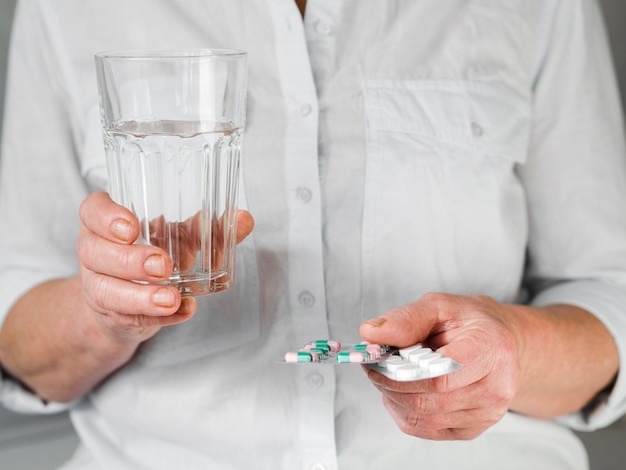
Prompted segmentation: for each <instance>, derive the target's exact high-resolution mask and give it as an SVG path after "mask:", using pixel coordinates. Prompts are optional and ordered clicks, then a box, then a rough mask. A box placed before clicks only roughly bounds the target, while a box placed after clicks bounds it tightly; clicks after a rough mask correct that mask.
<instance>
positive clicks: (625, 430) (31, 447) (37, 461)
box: [0, 0, 626, 470]
mask: <svg viewBox="0 0 626 470" xmlns="http://www.w3.org/2000/svg"><path fill="white" fill-rule="evenodd" d="M50 1H54V0H50ZM601 3H602V6H603V8H604V11H605V17H606V20H607V25H608V28H609V36H610V39H611V45H612V48H613V55H614V58H615V65H616V69H617V73H618V77H619V79H620V89H621V91H622V103H624V102H626V2H625V1H624V0H601ZM14 6H15V0H0V109H2V104H3V101H4V86H5V85H4V75H5V66H6V54H7V46H8V42H9V35H10V28H11V19H12V17H13V10H14ZM1 119H2V118H1V113H0V124H1ZM581 437H582V438H583V440H584V441H585V444H586V445H587V448H588V449H589V453H590V458H591V468H592V470H624V469H626V418H625V419H622V420H621V421H618V422H617V423H615V424H614V425H613V426H611V427H610V428H608V429H604V430H601V431H596V432H594V433H585V434H581ZM75 446H76V437H75V435H74V432H73V431H72V428H71V425H70V423H69V420H68V419H67V416H66V415H64V414H61V415H51V416H22V415H17V414H14V413H11V412H8V411H5V410H3V409H2V408H0V468H1V469H2V470H51V469H54V468H56V466H57V465H58V464H60V463H61V462H63V461H64V460H66V459H67V458H68V457H69V456H70V455H71V453H72V451H73V449H74V448H75ZM503 468H506V463H503Z"/></svg>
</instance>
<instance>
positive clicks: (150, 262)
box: [143, 255, 165, 277]
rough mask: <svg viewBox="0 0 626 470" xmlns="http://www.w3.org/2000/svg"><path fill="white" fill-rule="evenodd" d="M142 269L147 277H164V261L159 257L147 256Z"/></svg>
mask: <svg viewBox="0 0 626 470" xmlns="http://www.w3.org/2000/svg"><path fill="white" fill-rule="evenodd" d="M143 269H144V271H145V272H146V274H147V275H148V276H154V277H163V276H165V260H164V259H163V256H161V255H152V256H149V257H148V258H147V259H146V261H144V263H143Z"/></svg>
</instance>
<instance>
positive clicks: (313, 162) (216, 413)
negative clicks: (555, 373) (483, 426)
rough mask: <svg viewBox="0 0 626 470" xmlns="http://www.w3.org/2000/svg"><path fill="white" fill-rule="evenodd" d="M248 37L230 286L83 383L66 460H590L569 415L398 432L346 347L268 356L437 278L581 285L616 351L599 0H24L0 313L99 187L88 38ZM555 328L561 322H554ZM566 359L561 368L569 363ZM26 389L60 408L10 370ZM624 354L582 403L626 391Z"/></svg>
mask: <svg viewBox="0 0 626 470" xmlns="http://www.w3.org/2000/svg"><path fill="white" fill-rule="evenodd" d="M130 48H133V49H138V48H151V49H158V48H161V49H166V48H237V49H244V50H246V51H248V53H249V59H250V68H249V70H250V76H249V101H248V118H247V128H246V134H245V141H244V157H243V158H244V163H243V167H244V168H243V184H242V186H241V188H242V193H241V196H240V206H241V207H242V208H246V209H248V210H250V211H251V212H252V214H253V215H254V217H255V220H256V226H255V231H254V234H253V235H252V236H251V237H249V238H248V239H246V240H245V241H244V243H242V244H241V245H240V246H239V248H238V252H237V260H238V268H237V280H236V286H235V287H234V288H233V289H231V290H230V291H227V292H223V293H219V294H214V295H211V296H208V297H204V298H201V299H200V303H199V310H200V311H199V312H198V313H197V314H196V316H195V317H194V318H193V319H192V320H191V321H189V322H188V323H186V324H183V325H179V326H174V327H168V328H165V329H164V330H162V331H161V332H160V333H159V334H158V335H157V336H156V337H155V338H153V339H151V340H150V341H148V342H147V343H145V344H144V345H143V346H142V347H141V349H140V350H139V351H138V353H137V355H136V356H135V357H134V358H133V360H132V361H131V362H130V363H129V364H127V365H126V366H125V367H123V368H122V369H121V370H119V371H118V372H117V373H116V374H115V375H113V376H112V377H111V378H110V379H109V380H107V381H106V382H105V383H104V384H102V385H101V386H100V387H98V388H97V389H96V390H94V391H93V392H92V393H90V394H89V395H88V396H86V397H85V398H84V399H83V400H80V401H79V402H77V403H74V404H72V409H71V416H72V420H73V422H74V425H75V427H76V430H77V432H78V433H79V435H80V437H81V439H82V442H83V444H82V446H81V447H80V449H79V451H78V454H77V455H76V457H75V458H74V459H73V460H72V462H70V463H68V464H67V466H66V467H64V468H66V469H67V470H70V469H72V470H79V469H95V468H104V469H115V470H124V469H129V470H130V469H132V470H138V469H150V470H155V469H172V468H184V469H219V470H229V469H250V468H261V469H271V470H277V469H283V470H295V469H298V470H299V469H302V470H305V469H307V470H309V469H327V470H333V469H344V470H352V469H357V468H368V469H381V468H394V469H407V468H428V469H430V470H433V469H446V470H449V469H456V468H463V469H470V468H476V469H483V470H484V469H500V468H507V469H517V468H520V469H522V468H523V469H527V468H533V469H549V470H555V469H560V468H562V469H584V468H586V459H585V454H584V449H583V448H582V445H581V444H580V442H578V441H577V439H576V438H575V437H574V436H573V435H572V434H571V432H570V431H568V430H567V429H566V428H565V427H564V426H563V425H562V424H557V423H555V422H550V421H544V420H538V419H532V418H527V417H523V416H519V415H516V414H508V415H506V416H505V417H504V418H503V419H502V420H501V421H500V422H499V423H498V424H497V425H495V426H493V427H492V428H491V429H489V430H488V431H487V432H485V433H484V434H483V435H482V436H481V437H479V438H478V439H476V440H474V441H471V442H431V441H426V440H421V439H417V438H414V437H410V436H407V435H405V434H403V433H401V432H400V431H399V430H398V429H397V427H396V426H395V424H394V423H393V421H392V419H391V417H390V416H389V415H388V414H387V412H386V411H385V409H384V407H383V406H382V404H381V400H380V395H379V393H378V392H377V391H376V390H375V389H374V387H373V386H371V385H370V383H369V382H368V380H367V378H366V377H365V375H364V374H363V371H362V370H361V369H360V367H358V366H350V365H343V366H335V367H332V366H290V365H284V364H277V361H279V360H280V359H281V358H282V356H283V354H284V353H285V352H286V351H288V350H292V349H294V348H296V347H298V346H301V345H303V344H305V343H306V342H308V341H310V340H313V339H322V338H329V337H330V338H334V339H338V340H341V341H346V342H354V341H357V340H358V339H359V338H358V327H359V324H360V323H361V322H362V321H363V320H365V319H369V318H371V317H374V316H378V315H380V314H382V313H384V312H385V311H386V310H387V309H390V308H392V307H396V306H399V305H402V304H405V303H408V302H411V301H413V300H415V299H416V298H418V297H419V296H420V295H421V294H423V293H426V292H428V291H445V292H451V293H459V294H466V293H467V294H486V295H489V296H492V297H494V298H495V299H497V300H499V301H501V302H514V301H527V302H530V303H534V304H537V305H541V304H548V303H555V302H561V303H570V304H574V305H579V306H581V307H584V308H586V309H588V310H590V311H591V312H593V313H594V314H595V315H597V316H598V317H599V318H600V319H601V321H602V322H604V324H605V325H606V326H607V328H609V329H610V330H611V331H612V332H613V334H614V336H615V338H616V341H617V343H618V347H619V350H620V355H621V357H622V359H624V358H626V313H624V312H625V309H624V306H625V305H626V165H625V162H626V159H625V150H624V139H623V134H622V127H623V123H622V119H621V114H620V113H621V111H620V105H619V99H618V95H617V92H616V86H615V81H614V77H613V75H612V69H611V65H610V58H609V53H608V51H607V47H606V39H605V36H604V31H603V27H602V21H601V17H600V13H599V11H598V9H597V6H596V4H595V2H594V1H591V0H524V1H521V0H493V1H490V0H412V1H400V0H378V1H372V0H309V1H308V4H307V11H306V17H305V20H304V21H302V18H301V17H300V15H299V12H298V10H297V8H296V5H295V2H293V0H255V1H245V0H164V1H159V2H154V1H153V0H107V1H99V2H98V1H85V0H54V1H48V0H24V1H22V2H20V4H19V6H18V9H17V16H16V23H15V26H14V39H13V45H12V55H11V58H10V74H9V76H8V85H9V88H8V95H7V102H6V105H7V108H6V116H5V128H4V136H3V142H2V145H3V147H2V150H3V154H2V159H1V164H2V168H1V172H0V178H1V182H0V318H2V317H3V316H4V315H5V314H6V312H7V311H8V310H9V308H10V307H11V305H12V304H13V303H14V302H15V301H16V299H17V298H18V297H19V296H20V295H21V294H23V293H24V292H25V291H26V290H28V289H30V288H32V287H33V286H34V285H36V284H37V283H40V282H42V281H45V280H48V279H52V278H56V277H59V276H72V275H75V274H76V272H77V262H76V256H75V239H76V236H77V233H78V230H79V221H78V217H77V210H78V206H79V204H80V202H81V201H82V200H83V199H84V198H85V197H86V196H87V194H89V192H91V191H94V190H102V189H106V188H107V174H106V167H105V161H104V151H103V144H102V138H101V133H100V127H99V126H100V123H99V116H98V99H97V92H96V85H95V74H94V64H93V54H94V53H96V52H100V51H103V50H111V49H130ZM555 341H558V338H555ZM558 366H559V365H558V364H555V367H558ZM2 400H3V402H4V403H5V404H7V406H11V407H12V408H15V409H31V410H35V409H41V410H42V411H44V410H46V409H48V410H51V409H57V408H58V406H56V405H54V404H48V405H43V404H41V403H38V402H37V400H35V399H34V397H31V396H28V395H27V394H25V393H23V392H20V391H19V390H18V388H17V387H16V385H15V384H12V383H11V382H8V381H6V382H5V383H4V384H3V385H2ZM625 403H626V383H625V380H624V378H623V375H620V376H619V377H618V380H617V383H616V385H615V387H614V389H613V392H612V394H611V395H610V397H609V399H608V400H607V401H606V402H605V403H603V404H602V406H600V407H599V408H598V409H597V410H596V411H595V412H594V413H593V414H592V415H591V417H590V419H589V420H588V421H585V420H584V419H583V417H582V416H579V415H573V416H570V417H567V419H566V421H567V422H568V423H570V424H573V425H575V426H577V427H581V428H582V427H587V428H591V429H592V428H595V427H598V426H604V425H607V424H609V423H611V422H612V421H613V420H615V419H617V418H618V417H619V416H620V414H621V413H622V412H623V411H624V409H625Z"/></svg>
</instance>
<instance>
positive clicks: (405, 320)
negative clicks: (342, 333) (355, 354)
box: [359, 300, 437, 348]
mask: <svg viewBox="0 0 626 470" xmlns="http://www.w3.org/2000/svg"><path fill="white" fill-rule="evenodd" d="M436 322H437V312H436V311H435V310H434V309H433V308H428V306H426V305H424V303H423V302H420V301H419V300H418V301H416V302H413V303H410V304H407V305H403V306H402V307H397V308H394V309H393V310H390V311H388V312H387V313H385V314H384V315H382V316H380V317H377V318H372V319H371V320H367V321H365V322H363V323H361V326H360V328H359V333H360V335H361V337H362V338H363V339H364V340H365V341H369V342H371V343H377V344H388V345H391V346H396V347H399V348H404V347H407V346H411V345H413V344H415V343H419V342H421V341H424V340H425V339H426V338H428V336H429V335H430V333H431V331H432V330H433V329H434V327H435V325H436Z"/></svg>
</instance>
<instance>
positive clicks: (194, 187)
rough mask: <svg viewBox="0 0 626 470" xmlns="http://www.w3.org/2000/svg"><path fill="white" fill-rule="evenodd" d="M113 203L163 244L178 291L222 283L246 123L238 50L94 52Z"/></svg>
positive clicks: (228, 282) (213, 288)
mask: <svg viewBox="0 0 626 470" xmlns="http://www.w3.org/2000/svg"><path fill="white" fill-rule="evenodd" d="M95 62H96V72H97V81H98V91H99V98H100V113H101V120H102V128H103V138H104V148H105V151H106V157H107V169H108V174H109V192H110V194H111V197H112V199H113V200H114V201H115V202H117V203H118V204H121V205H123V206H125V207H126V208H128V209H129V210H131V211H132V212H133V213H134V214H135V216H136V217H137V219H138V220H139V224H140V227H141V229H140V235H139V237H138V239H137V240H136V242H135V243H142V244H150V245H154V246H158V247H160V248H162V249H164V250H165V251H166V252H167V253H168V254H169V256H170V257H171V259H172V262H173V266H174V271H173V274H172V275H171V276H170V279H169V281H168V282H169V283H170V284H172V285H174V286H176V287H177V288H178V290H179V291H180V293H181V294H182V295H183V296H198V295H205V294H209V293H212V292H218V291H222V290H225V289H228V288H230V287H231V286H232V285H233V282H234V275H235V248H236V233H237V227H236V220H237V219H236V207H237V191H238V180H239V172H240V159H241V154H242V140H243V134H244V125H245V110H246V91H247V54H246V53H245V52H243V51H236V50H174V51H168V50H144V51H113V52H102V53H99V54H96V56H95Z"/></svg>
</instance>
